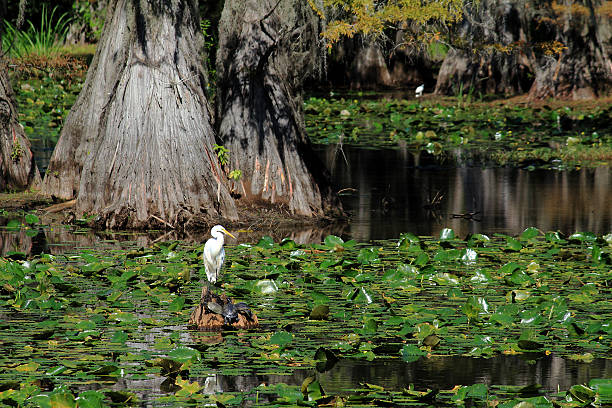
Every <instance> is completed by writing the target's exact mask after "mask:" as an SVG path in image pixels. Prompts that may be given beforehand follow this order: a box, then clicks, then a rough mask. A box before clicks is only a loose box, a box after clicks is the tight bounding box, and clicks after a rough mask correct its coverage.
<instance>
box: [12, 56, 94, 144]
mask: <svg viewBox="0 0 612 408" xmlns="http://www.w3.org/2000/svg"><path fill="white" fill-rule="evenodd" d="M86 70H87V67H86V65H85V62H84V60H83V59H77V58H73V57H68V56H65V55H58V56H55V57H41V56H37V55H33V56H29V57H26V58H21V59H18V60H15V64H13V70H12V71H11V72H10V75H11V79H12V80H13V83H14V84H15V85H14V86H15V94H16V99H17V107H18V113H19V121H20V123H21V124H22V125H23V127H24V129H25V131H26V134H27V135H28V137H29V138H30V140H32V142H33V143H34V144H39V145H44V146H46V147H50V148H52V147H54V146H55V144H56V143H57V140H58V138H59V133H60V130H61V128H62V126H63V123H64V119H66V116H67V115H68V112H69V111H70V108H71V107H72V105H73V104H74V101H75V100H76V98H77V96H78V95H79V92H80V91H81V88H82V86H83V81H84V80H85V73H86Z"/></svg>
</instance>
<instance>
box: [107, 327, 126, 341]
mask: <svg viewBox="0 0 612 408" xmlns="http://www.w3.org/2000/svg"><path fill="white" fill-rule="evenodd" d="M127 339H128V335H127V333H126V332H124V331H123V330H118V331H116V332H115V334H113V337H112V338H111V340H110V342H111V343H118V344H125V342H126V341H127Z"/></svg>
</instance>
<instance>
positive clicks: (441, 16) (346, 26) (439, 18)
mask: <svg viewBox="0 0 612 408" xmlns="http://www.w3.org/2000/svg"><path fill="white" fill-rule="evenodd" d="M308 3H309V4H310V7H311V8H312V9H313V10H314V11H315V12H316V13H317V14H319V16H321V15H322V12H321V10H320V9H319V8H318V7H317V6H316V5H315V4H314V2H313V0H308ZM323 6H324V8H325V9H326V10H342V11H343V12H344V13H345V14H346V15H348V16H349V17H348V18H347V19H346V20H333V21H330V22H329V23H328V25H327V28H326V30H325V31H324V32H323V33H322V36H323V37H324V38H325V39H326V40H327V41H328V45H329V46H331V45H332V44H334V43H335V42H337V41H338V40H339V39H340V38H341V37H343V36H348V37H352V36H354V35H355V34H363V35H365V36H374V37H375V36H378V35H380V34H382V32H383V30H384V29H386V28H390V27H394V26H397V25H401V24H402V23H404V22H406V21H412V22H416V23H420V24H425V23H431V22H439V23H447V24H448V23H453V22H456V21H459V20H460V19H461V17H462V14H463V8H464V2H463V0H388V1H384V2H381V1H374V0H323ZM426 37H428V38H426ZM435 38H436V35H435V34H434V35H432V34H429V35H428V36H424V37H423V38H421V39H422V40H429V41H432V39H435ZM438 38H439V36H438Z"/></svg>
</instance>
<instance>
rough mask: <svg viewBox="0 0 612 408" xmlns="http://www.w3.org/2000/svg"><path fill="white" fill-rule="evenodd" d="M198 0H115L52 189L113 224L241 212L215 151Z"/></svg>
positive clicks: (177, 221)
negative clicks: (237, 209)
mask: <svg viewBox="0 0 612 408" xmlns="http://www.w3.org/2000/svg"><path fill="white" fill-rule="evenodd" d="M196 3H197V2H196V0H168V1H147V0H111V1H109V4H108V9H107V19H106V23H105V25H104V29H103V32H102V36H101V39H100V43H99V44H98V47H97V50H96V55H95V56H94V59H93V61H92V64H91V66H90V69H89V72H88V74H87V78H86V81H85V84H84V86H83V90H82V91H81V94H80V95H79V97H78V99H77V101H76V103H75V105H74V106H73V108H72V110H71V112H70V114H69V116H68V118H67V120H66V124H65V126H64V129H63V130H62V133H61V135H60V139H59V141H58V144H57V146H56V148H55V151H54V153H53V156H52V158H51V162H50V163H49V170H48V171H47V176H46V177H45V182H44V187H45V191H46V192H47V193H49V194H52V195H55V196H58V197H60V198H63V199H70V198H73V197H74V196H75V195H78V196H77V213H78V214H84V213H88V214H98V215H99V217H100V218H99V222H100V223H101V224H103V225H104V226H106V227H109V228H145V227H150V226H152V225H153V226H155V225H156V226H162V227H163V226H171V227H179V226H180V225H182V224H183V223H185V222H186V220H187V219H189V218H191V217H193V216H195V215H202V216H206V217H215V218H218V217H225V218H228V219H236V218H237V212H236V208H235V205H234V203H233V200H232V198H231V196H230V194H229V190H228V189H227V187H226V184H225V181H224V177H223V174H222V171H221V168H220V166H219V164H218V161H217V158H216V156H215V153H214V152H213V150H212V145H213V142H214V132H213V129H212V126H211V119H212V117H211V116H212V115H211V111H210V108H209V105H208V101H207V99H206V96H205V93H204V90H205V89H206V82H207V73H206V70H205V68H204V65H203V58H204V56H203V54H202V41H201V40H202V38H201V34H200V32H199V17H198V13H197V4H196Z"/></svg>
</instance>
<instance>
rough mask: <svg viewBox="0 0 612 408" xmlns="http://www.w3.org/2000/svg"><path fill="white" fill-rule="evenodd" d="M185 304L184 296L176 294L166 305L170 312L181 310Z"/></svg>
mask: <svg viewBox="0 0 612 408" xmlns="http://www.w3.org/2000/svg"><path fill="white" fill-rule="evenodd" d="M184 306H185V298H184V297H182V296H177V297H175V298H174V299H173V300H172V303H170V305H169V306H168V310H169V311H170V312H180V311H181V310H183V307H184Z"/></svg>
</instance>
